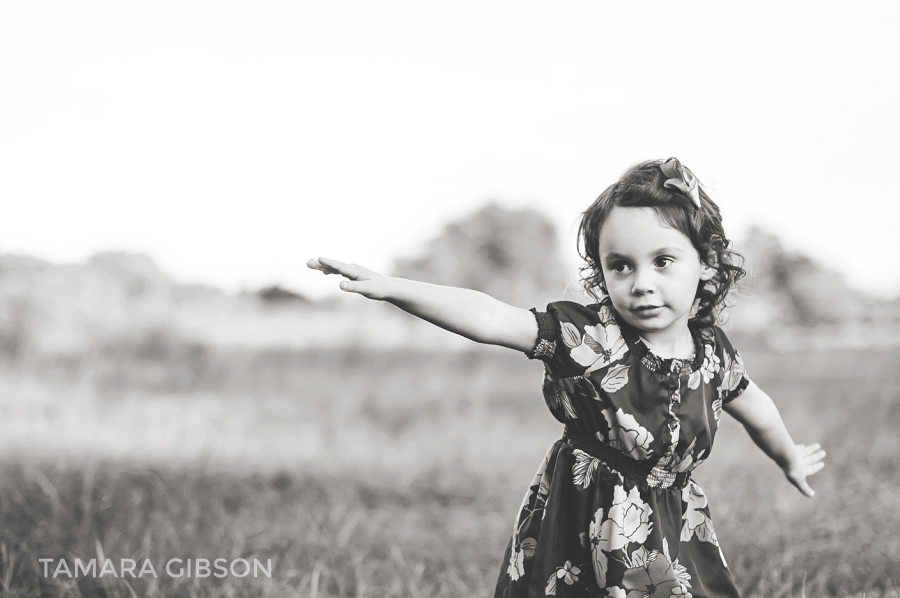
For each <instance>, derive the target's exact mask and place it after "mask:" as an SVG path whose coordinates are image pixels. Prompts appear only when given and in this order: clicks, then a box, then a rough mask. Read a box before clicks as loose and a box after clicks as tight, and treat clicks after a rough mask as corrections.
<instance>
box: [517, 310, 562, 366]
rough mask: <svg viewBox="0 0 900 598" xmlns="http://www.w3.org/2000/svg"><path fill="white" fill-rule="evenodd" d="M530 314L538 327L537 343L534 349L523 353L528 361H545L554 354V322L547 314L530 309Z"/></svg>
mask: <svg viewBox="0 0 900 598" xmlns="http://www.w3.org/2000/svg"><path fill="white" fill-rule="evenodd" d="M530 311H531V313H533V314H534V318H535V320H536V321H537V325H538V337H537V343H536V344H535V345H534V349H532V350H531V351H528V352H527V353H525V355H526V356H527V357H528V359H540V360H543V361H546V360H547V359H549V358H551V357H553V354H554V353H556V320H555V319H554V318H553V316H551V315H550V314H548V313H547V312H543V311H537V309H536V308H534V307H532V308H531V310H530Z"/></svg>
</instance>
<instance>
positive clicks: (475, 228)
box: [393, 203, 566, 308]
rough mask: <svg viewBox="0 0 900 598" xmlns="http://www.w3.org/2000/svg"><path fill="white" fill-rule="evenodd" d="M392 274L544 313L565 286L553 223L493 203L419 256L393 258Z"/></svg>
mask: <svg viewBox="0 0 900 598" xmlns="http://www.w3.org/2000/svg"><path fill="white" fill-rule="evenodd" d="M393 274H394V275H395V276H400V277H402V278H411V279H414V280H421V281H424V282H431V283H436V284H444V285H451V286H457V287H464V288H468V289H474V290H477V291H482V292H484V293H487V294H488V295H491V296H492V297H495V298H497V299H500V300H501V301H505V302H507V303H510V304H513V305H518V306H520V307H531V306H536V307H540V308H543V306H544V305H545V304H546V303H547V302H548V301H553V300H556V299H559V298H560V297H561V296H562V293H563V290H564V289H565V285H566V277H565V273H564V270H563V267H562V264H561V261H560V257H559V248H558V239H557V232H556V228H555V227H554V225H553V223H552V222H551V221H550V220H549V219H548V218H547V217H546V216H545V215H544V214H541V213H540V212H538V211H536V210H532V209H527V208H526V209H510V208H504V207H501V206H499V205H497V204H495V203H490V204H488V205H487V206H485V207H483V208H481V209H480V210H478V211H477V212H475V213H474V214H471V215H469V216H467V217H465V218H463V219H461V220H458V221H455V222H451V223H449V224H448V225H447V226H446V227H445V228H444V230H443V231H442V232H441V233H440V234H439V235H438V236H437V237H436V238H434V239H432V240H431V241H430V242H429V243H428V245H427V247H426V249H425V252H424V254H423V255H421V256H419V257H415V258H412V259H398V260H397V262H396V264H395V267H394V271H393Z"/></svg>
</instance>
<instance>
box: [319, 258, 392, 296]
mask: <svg viewBox="0 0 900 598" xmlns="http://www.w3.org/2000/svg"><path fill="white" fill-rule="evenodd" d="M306 265H307V267H309V268H311V269H313V270H318V271H319V272H324V273H325V274H340V275H341V276H343V277H344V278H347V279H348V280H342V281H341V284H340V287H341V290H342V291H347V292H348V293H359V294H360V295H362V296H363V297H367V298H369V299H378V300H382V299H386V298H387V297H388V287H389V286H390V284H389V283H390V280H391V279H390V278H388V277H387V276H384V275H382V274H379V273H378V272H373V271H372V270H369V269H368V268H363V267H362V266H360V265H357V264H345V263H344V262H339V261H337V260H333V259H331V258H326V257H320V258H319V259H316V260H309V261H308V262H306Z"/></svg>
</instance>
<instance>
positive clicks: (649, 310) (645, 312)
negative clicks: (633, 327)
mask: <svg viewBox="0 0 900 598" xmlns="http://www.w3.org/2000/svg"><path fill="white" fill-rule="evenodd" d="M662 309H663V306H662V305H641V306H639V307H633V308H632V309H631V311H632V312H634V313H635V314H636V315H637V316H638V317H641V318H649V317H652V316H655V315H657V314H659V312H661V311H662Z"/></svg>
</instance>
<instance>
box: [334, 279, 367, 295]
mask: <svg viewBox="0 0 900 598" xmlns="http://www.w3.org/2000/svg"><path fill="white" fill-rule="evenodd" d="M338 286H340V287H341V290H342V291H347V292H348V293H361V294H364V293H365V292H366V291H367V290H368V286H369V285H368V283H367V281H362V280H361V281H353V280H342V281H341V284H340V285H338Z"/></svg>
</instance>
